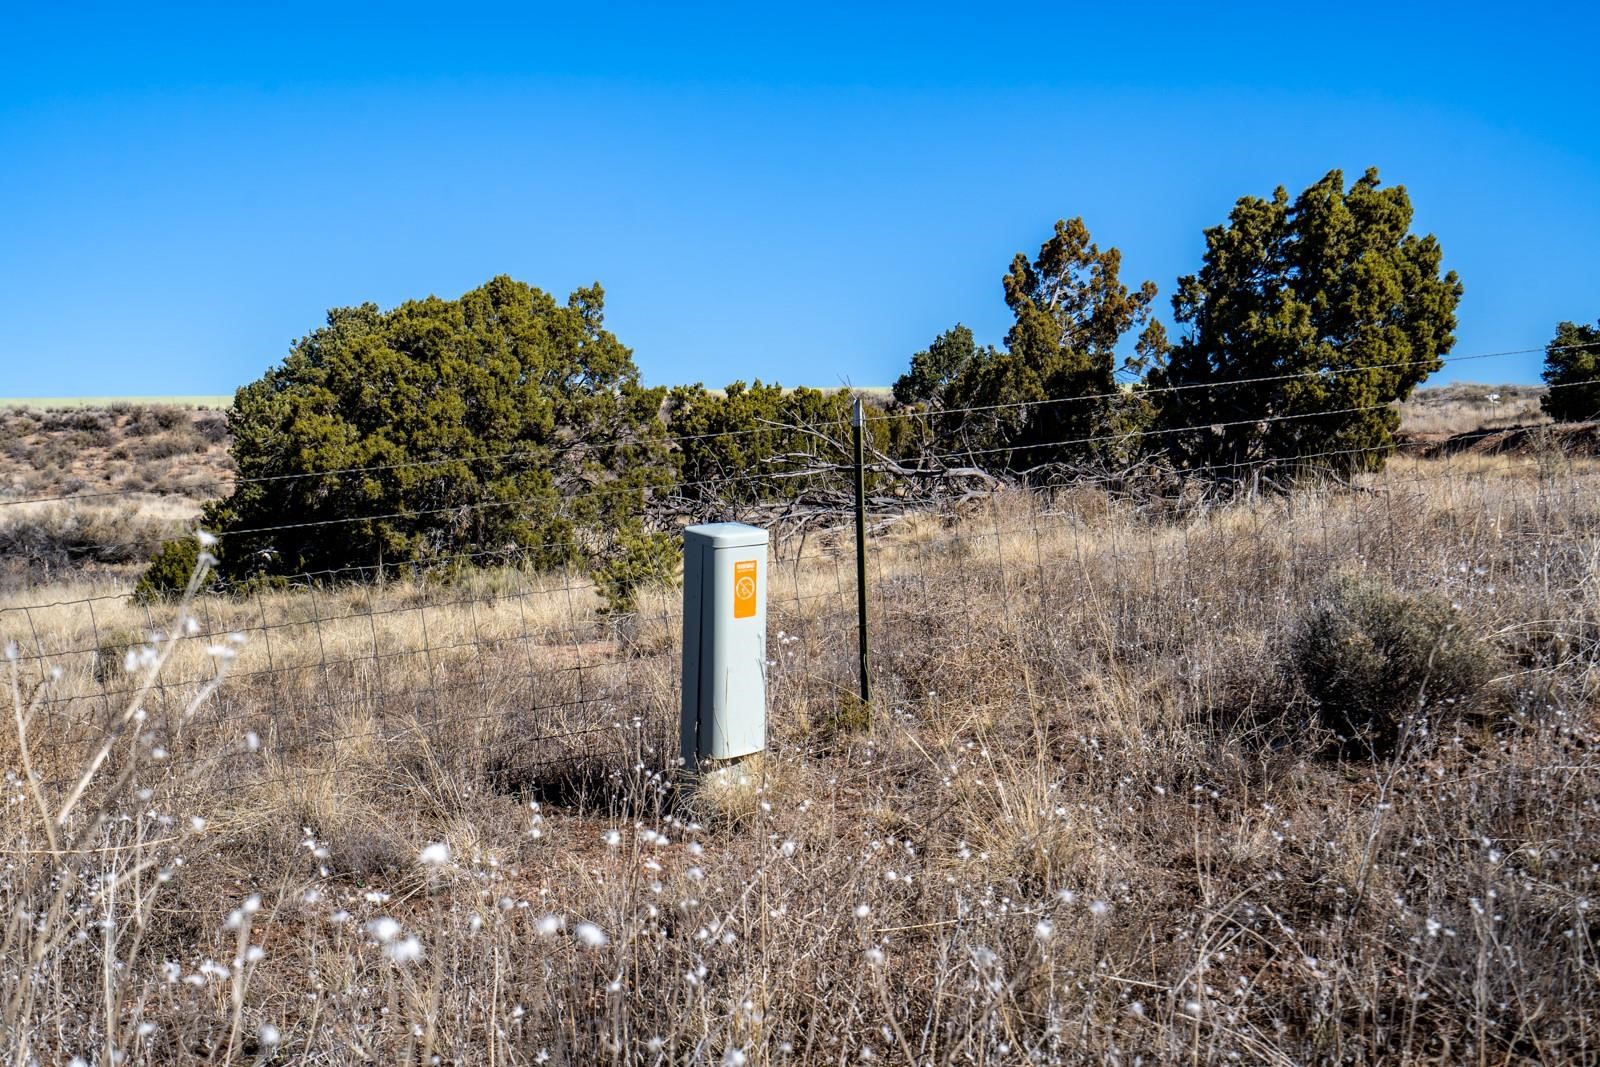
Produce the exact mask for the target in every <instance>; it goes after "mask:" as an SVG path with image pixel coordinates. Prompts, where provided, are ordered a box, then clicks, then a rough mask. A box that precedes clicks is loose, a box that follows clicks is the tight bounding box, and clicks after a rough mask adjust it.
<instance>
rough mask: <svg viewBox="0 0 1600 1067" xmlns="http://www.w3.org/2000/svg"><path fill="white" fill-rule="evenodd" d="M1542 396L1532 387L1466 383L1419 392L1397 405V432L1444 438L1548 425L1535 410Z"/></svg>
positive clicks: (1541, 390)
mask: <svg viewBox="0 0 1600 1067" xmlns="http://www.w3.org/2000/svg"><path fill="white" fill-rule="evenodd" d="M1544 392H1545V390H1544V388H1543V387H1541V386H1534V385H1472V384H1470V383H1466V382H1460V383H1457V384H1454V385H1438V386H1433V387H1432V388H1428V389H1419V390H1417V391H1416V392H1415V393H1414V394H1412V396H1411V399H1410V400H1408V401H1406V402H1405V403H1403V404H1401V405H1400V429H1401V432H1402V433H1407V434H1446V435H1448V434H1458V433H1473V432H1475V431H1478V430H1500V429H1505V428H1507V427H1511V426H1542V425H1544V424H1545V423H1547V422H1549V421H1550V417H1549V416H1548V415H1546V414H1545V413H1544V412H1543V411H1542V410H1541V409H1540V407H1539V400H1540V398H1541V397H1542V396H1543V395H1544ZM1491 398H1492V399H1491Z"/></svg>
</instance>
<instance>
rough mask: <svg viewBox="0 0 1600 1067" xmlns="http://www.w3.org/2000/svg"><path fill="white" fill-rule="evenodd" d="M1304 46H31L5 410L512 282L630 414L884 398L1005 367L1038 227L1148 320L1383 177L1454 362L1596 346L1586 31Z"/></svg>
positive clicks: (146, 11) (95, 37)
mask: <svg viewBox="0 0 1600 1067" xmlns="http://www.w3.org/2000/svg"><path fill="white" fill-rule="evenodd" d="M1290 10H1291V8H1290V5H1274V6H1273V7H1272V8H1271V9H1262V10H1253V9H1250V8H1245V7H1237V8H1228V7H1225V6H1214V5H1196V4H1183V5H1173V6H1164V5H1161V4H1144V5H1138V6H1132V5H1104V4H1102V5H1094V6H1092V7H1083V8H1081V9H1080V8H1075V7H1073V6H1071V5H1064V4H1063V5H1053V6H1051V7H1049V8H1039V9H1028V8H1025V7H1021V6H1003V7H1002V6H998V5H981V6H980V5H973V6H970V7H955V6H950V7H945V6H941V5H939V4H936V3H925V4H917V5H888V6H879V7H874V8H873V9H872V10H870V11H867V12H863V11H858V10H855V9H853V8H851V7H840V8H828V7H824V6H812V5H807V6H804V7H793V8H787V9H785V8H777V7H758V6H756V5H748V6H745V7H722V8H718V7H714V6H706V5H702V6H697V7H695V8H693V9H692V10H673V9H670V8H668V7H666V6H661V7H654V6H652V7H601V6H592V5H564V6H562V7H561V8H559V9H542V8H540V7H539V6H537V5H532V4H520V5H516V6H514V7H513V6H508V7H495V6H494V5H484V4H478V5H406V4H391V5H385V6H383V7H381V8H379V7H376V6H375V7H371V8H367V9H359V8H345V9H343V11H342V12H333V13H330V12H329V11H327V10H326V9H325V8H324V7H323V6H321V5H306V4H296V3H282V4H275V5H271V6H270V7H269V6H267V5H250V6H248V7H247V6H242V5H209V6H206V7H202V6H198V5H197V6H188V7H186V6H161V5H154V6H146V7H135V6H132V5H125V6H122V7H112V6H104V7H96V6H94V5H84V6H75V7H73V8H70V9H69V8H67V7H66V6H64V5H32V6H31V7H28V8H19V9H17V10H12V11H9V12H8V13H7V15H6V19H5V22H6V26H5V30H6V33H5V35H4V36H3V38H0V205H3V207H0V220H3V226H0V324H3V326H0V395H3V396H39V395H46V396H57V395H82V394H95V395H106V394H116V395H139V394H175V393H176V394H191V393H224V392H231V391H232V390H233V389H234V388H235V387H237V386H238V385H241V384H243V383H244V382H247V381H249V380H251V379H253V378H254V377H256V376H258V375H259V374H260V373H261V372H262V371H264V370H265V369H266V368H267V367H268V366H270V365H271V364H273V363H275V362H276V361H277V360H279V359H281V358H282V356H283V355H284V353H285V352H286V351H287V349H288V347H289V345H290V344H291V343H292V341H293V340H294V339H295V338H296V337H299V336H301V335H302V334H304V333H306V332H307V331H308V330H310V329H312V328H314V327H315V326H317V325H318V324H319V323H320V322H321V321H322V317H323V315H324V313H325V311H326V309H327V308H328V307H331V306H337V305H345V304H354V303H360V302H363V301H366V300H372V301H376V302H378V303H379V304H382V305H384V306H389V305H392V304H394V303H397V302H399V301H401V300H404V299H407V298H410V297H415V296H423V295H426V294H428V293H437V294H439V295H441V296H455V295H458V294H459V293H461V292H463V291H464V290H466V289H469V288H472V287H473V286H475V285H477V284H479V283H481V282H482V281H484V280H485V279H487V278H489V277H491V276H493V275H495V274H498V273H508V274H511V275H513V276H515V277H518V278H521V279H524V280H526V281H528V282H531V283H533V284H535V285H538V286H541V287H542V288H545V289H548V290H551V291H554V292H557V293H559V294H565V293H566V292H567V291H568V290H570V289H571V288H572V287H574V286H576V285H580V284H587V283H589V282H592V281H594V280H597V279H598V280H599V281H600V282H602V283H603V284H604V285H605V287H606V290H607V305H608V310H607V322H608V324H609V325H610V326H611V327H612V328H613V329H614V330H615V331H616V333H617V334H618V335H619V337H621V339H622V340H623V341H624V343H626V344H628V345H630V346H632V347H633V349H634V352H635V357H636V359H637V360H638V363H639V365H640V367H641V369H642V371H643V374H644V376H645V379H646V380H647V381H648V382H650V383H652V384H671V383H676V382H684V381H705V382H706V383H707V384H711V385H720V384H724V383H726V382H728V381H731V380H733V379H735V378H745V379H750V378H755V377H760V378H764V379H766V380H769V381H770V380H773V379H776V380H779V381H782V382H784V383H786V384H791V383H792V384H811V385H835V384H839V383H841V382H845V381H849V382H854V383H856V384H863V385H872V384H886V383H888V382H890V381H892V380H893V378H894V377H895V376H896V375H897V374H899V373H900V372H901V371H902V370H903V368H904V365H905V363H906V361H907V358H908V357H909V355H910V353H911V352H913V351H914V350H916V349H918V348H920V347H923V346H925V345H926V343H927V342H928V341H929V340H930V339H931V338H932V337H933V336H934V335H935V334H937V333H938V332H939V331H940V330H942V329H944V328H945V327H947V326H949V325H950V324H952V323H954V322H956V321H958V320H959V321H964V322H966V323H967V324H969V325H970V326H972V327H973V328H974V330H976V331H977V333H978V334H979V336H980V338H981V339H983V340H988V341H994V342H999V341H1000V339H1001V338H1002V336H1003V335H1004V332H1005V328H1006V325H1007V321H1008V319H1007V313H1006V309H1005V306H1004V304H1003V302H1002V300H1001V291H1000V277H1001V275H1002V273H1003V272H1004V270H1005V267H1006V265H1007V263H1008V262H1009V260H1010V258H1011V256H1012V254H1013V253H1014V252H1016V251H1018V250H1028V251H1030V252H1032V251H1035V250H1036V249H1037V247H1038V245H1039V243H1040V241H1042V240H1043V239H1044V238H1045V236H1046V235H1047V234H1048V233H1049V230H1050V227H1051V225H1052V223H1053V222H1054V220H1055V219H1057V218H1059V217H1064V216H1072V215H1082V216H1083V217H1084V219H1085V220H1086V222H1087V223H1088V225H1089V227H1090V229H1091V231H1092V232H1093V233H1094V235H1095V237H1096V239H1097V240H1099V241H1100V242H1101V243H1102V244H1115V245H1117V246H1119V247H1120V248H1121V249H1122V250H1123V252H1124V256H1125V260H1124V263H1125V278H1126V279H1127V280H1130V281H1137V280H1139V279H1143V278H1150V279H1153V280H1154V281H1155V282H1156V283H1157V285H1158V286H1159V287H1160V289H1161V293H1162V296H1161V306H1162V308H1163V310H1164V311H1165V310H1166V309H1167V308H1168V305H1167V303H1166V301H1167V298H1168V296H1169V295H1170V293H1171V291H1172V289H1173V283H1174V280H1175V279H1176V278H1177V276H1178V275H1179V274H1181V273H1186V272H1189V271H1192V270H1194V269H1195V268H1196V267H1197V266H1198V263H1199V257H1200V253H1201V250H1202V248H1203V241H1202V236H1201V231H1202V229H1203V228H1204V227H1205V226H1208V225H1212V224H1214V223H1217V222H1219V221H1221V220H1222V219H1223V218H1224V217H1225V216H1226V214H1227V211H1228V209H1229V207H1230V206H1231V204H1232V202H1233V200H1234V199H1235V198H1236V197H1238V196H1240V195H1244V194H1247V193H1254V194H1262V195H1265V194H1268V193H1270V191H1271V190H1272V188H1273V187H1274V186H1275V185H1278V184H1284V185H1286V186H1288V187H1289V188H1290V189H1291V190H1298V189H1299V188H1302V187H1304V186H1305V185H1307V184H1309V183H1310V182H1312V181H1314V180H1315V179H1317V178H1318V177H1320V176H1321V175H1322V174H1323V173H1325V172H1326V171H1327V170H1329V169H1332V168H1334V167H1340V168H1343V169H1344V170H1345V171H1346V172H1347V174H1349V175H1351V176H1353V175H1354V174H1357V173H1359V172H1360V171H1361V170H1362V169H1364V168H1365V167H1366V166H1368V165H1376V166H1378V167H1379V168H1380V169H1381V171H1382V173H1383V177H1384V179H1385V181H1386V182H1400V183H1404V184H1405V185H1406V186H1407V187H1408V188H1409V189H1410V191H1411V194H1412V199H1413V202H1414V204H1415V206H1416V211H1417V219H1416V226H1417V228H1418V229H1419V230H1422V231H1431V232H1433V233H1436V234H1437V235H1438V237H1439V239H1440V241H1441V243H1442V245H1443V247H1444V251H1445V259H1446V264H1447V266H1449V267H1452V268H1454V269H1455V270H1457V271H1458V272H1459V273H1460V274H1461V276H1462V279H1463V282H1464V283H1465V286H1466V295H1465V297H1464V299H1463V301H1462V304H1461V308H1460V319H1461V324H1460V328H1459V329H1458V331H1457V336H1458V343H1457V346H1456V350H1455V354H1456V355H1470V354H1477V353H1483V352H1496V351H1503V350H1510V349H1524V348H1530V347H1537V346H1540V345H1542V344H1544V343H1545V342H1546V341H1547V340H1548V339H1549V337H1550V335H1551V334H1552V332H1553V329H1554V325H1555V323H1556V322H1557V321H1558V320H1561V319H1577V320H1587V321H1594V320H1595V319H1596V318H1597V317H1600V269H1597V268H1600V92H1597V91H1596V89H1595V83H1594V81H1593V77H1592V74H1590V73H1588V72H1587V70H1586V69H1585V64H1584V63H1582V62H1580V61H1577V60H1575V59H1573V58H1572V57H1571V55H1569V54H1567V52H1566V45H1564V44H1563V42H1566V43H1567V44H1570V45H1573V46H1575V47H1576V49H1577V53H1578V54H1588V53H1589V52H1590V51H1592V47H1591V46H1592V42H1593V40H1594V39H1595V35H1596V32H1597V31H1600V16H1597V15H1596V14H1595V13H1594V9H1593V8H1592V7H1591V6H1589V5H1582V6H1580V5H1571V6H1544V7H1541V6H1538V5H1523V6H1521V7H1519V8H1517V9H1516V11H1515V12H1512V13H1511V14H1510V15H1509V16H1508V14H1507V12H1506V9H1505V8H1504V7H1503V6H1502V7H1497V8H1490V7H1487V6H1486V7H1483V8H1481V9H1478V8H1474V7H1472V6H1470V5H1466V6H1456V7H1454V8H1452V9H1450V10H1449V13H1448V14H1441V13H1433V12H1430V11H1429V10H1427V9H1425V8H1422V7H1416V8H1408V7H1406V6H1404V5H1398V4H1384V5H1375V6H1372V7H1368V8H1351V7H1350V6H1349V5H1340V6H1322V7H1321V8H1319V9H1318V13H1317V14H1315V15H1309V14H1308V15H1291V14H1289V13H1288V12H1290ZM1268 11H1270V12H1271V13H1268ZM1539 363H1540V359H1539V357H1538V356H1518V357H1505V358H1500V359H1493V360H1482V361H1475V362H1469V363H1464V364H1462V365H1460V366H1459V367H1452V368H1447V371H1446V372H1445V373H1444V374H1441V375H1440V376H1439V377H1438V378H1437V379H1436V380H1439V381H1444V380H1450V379H1452V378H1455V379H1461V380H1471V381H1493V382H1502V381H1528V380H1533V379H1534V378H1535V377H1536V376H1537V372H1538V367H1539Z"/></svg>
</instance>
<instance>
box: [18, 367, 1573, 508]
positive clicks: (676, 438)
mask: <svg viewBox="0 0 1600 1067" xmlns="http://www.w3.org/2000/svg"><path fill="white" fill-rule="evenodd" d="M1592 347H1595V345H1593V344H1577V345H1562V346H1555V347H1548V346H1547V347H1539V348H1520V349H1507V350H1504V351H1499V352H1479V353H1474V354H1471V355H1465V356H1444V357H1439V358H1438V359H1415V360H1402V361H1395V362H1390V363H1375V364H1366V365H1360V366H1352V367H1343V368H1323V367H1313V368H1308V369H1306V370H1303V371H1294V372H1289V373H1284V374H1274V375H1261V376H1256V377H1251V378H1234V379H1227V380H1219V381H1209V382H1183V383H1177V384H1171V385H1163V386H1145V387H1141V388H1138V389H1136V390H1131V391H1129V390H1117V391H1113V392H1107V393H1086V394H1078V395H1074V396H1063V397H1046V398H1041V399H1038V400H1020V401H1008V402H1005V403H998V404H981V405H970V406H964V407H951V408H939V409H937V410H925V411H924V410H919V411H880V412H874V413H873V415H872V418H873V419H875V420H877V419H881V420H893V419H914V418H929V417H943V416H947V415H967V414H978V413H982V412H990V411H1002V410H1024V409H1032V408H1039V407H1048V406H1053V405H1059V404H1073V403H1091V402H1096V401H1102V400H1116V399H1127V398H1129V397H1140V396H1156V395H1163V394H1170V393H1179V392H1187V391H1192V390H1203V389H1228V388H1233V387H1237V386H1246V385H1263V384H1267V383H1271V382H1282V381H1294V380H1299V379H1305V378H1318V377H1322V378H1328V377H1331V378H1337V377H1338V376H1340V375H1345V374H1355V373H1364V372H1367V371H1373V370H1394V369H1400V368H1405V367H1417V366H1434V365H1435V364H1438V365H1441V366H1443V365H1449V364H1456V363H1467V362H1472V361H1475V360H1484V359H1500V358H1504V357H1507V356H1518V355H1530V354H1536V353H1541V352H1543V353H1553V352H1565V351H1570V350H1578V349H1587V348H1592ZM1580 384H1590V383H1588V382H1577V383H1555V384H1551V385H1548V386H1547V388H1561V387H1563V386H1566V385H1580ZM1378 406H1383V407H1387V406H1389V405H1388V404H1384V405H1378ZM848 425H849V420H848V419H844V418H841V419H831V420H823V421H821V422H818V423H812V424H808V425H807V426H800V425H796V424H789V423H764V424H763V425H760V426H754V427H739V428H737V429H729V430H716V431H710V432H706V433H698V434H670V433H668V434H665V435H663V436H660V437H644V438H640V439H637V440H628V441H623V442H611V443H607V444H604V445H602V446H598V447H604V448H615V447H629V446H638V445H667V446H671V445H681V444H685V443H689V442H694V441H704V440H714V439H721V438H738V437H748V436H753V435H756V434H772V433H782V432H785V431H789V432H796V431H804V430H807V429H822V428H825V427H834V428H839V429H844V428H847V427H848ZM551 447H553V446H542V447H539V448H523V449H514V450H509V451H501V452H492V453H481V454H477V455H467V456H442V457H433V458H428V459H417V460H404V461H398V462H394V463H378V464H367V465H356V466H348V467H330V468H325V469H319V470H314V471H296V472H292V473H286V474H268V475H255V476H247V477H235V478H230V479H215V480H212V481H208V482H200V483H197V484H198V485H207V486H212V487H215V488H221V487H224V486H228V487H235V488H236V487H238V486H241V485H258V484H269V483H274V482H282V481H299V480H307V479H312V478H327V477H335V476H340V475H349V474H372V473H382V472H388V471H396V470H408V469H419V468H427V467H436V466H446V465H449V464H455V463H463V464H470V463H488V462H499V461H504V460H512V459H529V458H540V459H544V458H548V456H549V453H550V449H551ZM685 484H693V483H685ZM133 495H150V494H149V493H148V492H147V491H146V490H142V489H131V488H130V489H113V490H100V491H97V492H94V493H63V494H57V495H53V496H34V497H20V498H9V499H0V507H6V506H10V505H18V504H43V503H63V502H68V501H83V500H94V499H105V498H112V497H119V496H133ZM166 495H172V494H166Z"/></svg>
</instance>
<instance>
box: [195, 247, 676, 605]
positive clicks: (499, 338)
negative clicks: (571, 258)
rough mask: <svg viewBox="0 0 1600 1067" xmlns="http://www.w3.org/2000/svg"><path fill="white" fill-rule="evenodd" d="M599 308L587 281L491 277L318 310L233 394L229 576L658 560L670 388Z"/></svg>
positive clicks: (221, 510)
mask: <svg viewBox="0 0 1600 1067" xmlns="http://www.w3.org/2000/svg"><path fill="white" fill-rule="evenodd" d="M603 309H604V293H603V292H602V290H601V289H600V287H599V286H598V285H596V286H593V287H591V288H586V289H579V290H577V291H576V292H574V293H573V294H572V295H571V297H570V298H568V300H567V301H566V303H565V304H561V303H558V302H557V301H556V300H555V299H554V298H553V297H551V296H550V295H549V294H547V293H544V292H542V291H540V290H538V289H535V288H533V287H531V286H528V285H526V284H524V283H522V282H518V281H514V280H513V279H511V278H507V277H504V276H502V277H497V278H494V279H491V280H490V281H489V282H488V283H486V284H485V285H483V286H482V287H480V288H478V289H474V290H472V291H471V292H469V293H466V294H465V295H463V296H462V297H460V298H459V299H457V300H442V299H439V298H438V297H429V298H427V299H425V300H412V301H408V302H406V303H404V304H401V305H400V306H399V307H396V308H393V309H391V310H389V311H380V310H379V309H378V307H377V306H376V305H373V304H364V305H362V306H360V307H351V308H337V309H335V310H333V311H330V312H329V313H328V317H327V324H326V325H325V326H322V327H321V328H319V329H317V330H314V331H313V332H312V333H310V334H308V335H307V336H305V337H304V338H302V339H301V340H300V341H299V342H298V343H296V344H295V346H294V347H293V349H292V350H291V351H290V353H289V355H288V356H287V358H285V359H284V361H283V362H282V363H281V364H280V365H278V366H276V367H273V368H272V369H271V370H269V371H267V373H266V374H265V375H263V376H262V377H261V378H260V379H259V380H257V381H255V382H252V383H251V384H249V385H247V386H245V387H244V388H242V389H240V390H239V391H238V393H237V395H236V396H235V398H234V403H233V408H232V410H231V412H230V413H229V427H230V429H231V430H232V432H233V446H232V452H233V458H234V462H235V465H236V468H237V471H238V478H239V482H238V485H237V487H236V488H235V489H234V491H233V493H232V494H231V495H229V496H228V497H227V498H225V499H223V500H219V501H215V502H213V503H212V504H211V505H209V506H208V507H207V508H206V512H205V516H204V522H205V523H206V525H207V526H208V527H210V528H211V529H213V530H215V531H216V532H217V533H219V534H220V535H221V545H220V549H221V551H220V555H221V559H222V566H221V573H222V575H223V577H224V579H225V580H227V581H231V582H237V581H239V580H242V579H248V578H254V577H272V576H289V575H302V574H308V573H309V574H313V575H315V574H317V573H319V572H331V573H334V574H337V573H341V572H342V573H345V574H348V575H349V576H352V577H356V576H360V575H362V574H374V573H380V572H381V571H385V570H390V569H399V568H406V567H410V566H414V565H431V564H438V563H448V562H452V561H461V560H463V559H465V560H469V561H471V562H472V563H477V564H494V563H518V564H525V565H531V566H536V567H541V568H547V567H555V566H561V565H569V564H583V565H594V564H601V563H605V562H608V561H611V562H614V558H615V557H616V556H617V554H618V553H632V554H636V555H637V554H640V553H641V552H642V553H643V554H644V555H646V556H649V557H650V558H653V559H659V558H661V557H662V554H661V553H660V552H659V551H657V549H659V547H660V546H659V544H657V543H656V542H658V541H662V539H663V536H664V535H660V534H651V533H650V532H649V531H648V530H647V529H646V528H645V525H644V514H645V502H646V498H647V496H648V495H649V494H650V493H651V492H652V491H655V490H657V489H659V488H661V487H662V486H664V485H666V484H667V483H669V482H670V481H671V480H672V477H673V472H672V465H671V457H670V455H669V453H668V451H667V448H666V441H665V427H664V425H663V424H662V422H661V419H660V408H661V404H662V399H663V396H664V393H663V391H662V390H660V389H646V388H643V387H642V386H641V385H640V383H639V375H638V370H637V369H636V368H635V366H634V363H633V358H632V354H631V353H630V352H629V350H628V349H627V348H626V347H624V346H623V345H622V344H621V343H620V342H619V341H618V340H617V338H616V337H615V336H614V335H612V334H611V332H610V331H608V330H606V329H605V327H604V315H603ZM352 568H360V570H359V571H355V572H353V573H352V572H351V569H352ZM613 569H615V568H613ZM636 570H637V568H632V569H627V568H624V569H623V570H622V571H621V572H619V573H628V574H632V573H633V572H634V571H636Z"/></svg>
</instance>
